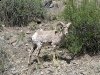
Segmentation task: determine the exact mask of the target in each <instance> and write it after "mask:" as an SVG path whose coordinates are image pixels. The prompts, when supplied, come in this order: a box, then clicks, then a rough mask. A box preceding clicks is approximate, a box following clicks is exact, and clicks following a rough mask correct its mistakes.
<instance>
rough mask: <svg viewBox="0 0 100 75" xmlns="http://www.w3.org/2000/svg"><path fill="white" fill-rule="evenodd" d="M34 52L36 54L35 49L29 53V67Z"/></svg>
mask: <svg viewBox="0 0 100 75" xmlns="http://www.w3.org/2000/svg"><path fill="white" fill-rule="evenodd" d="M33 52H34V49H31V50H30V51H29V60H28V66H29V65H31V57H32V54H33Z"/></svg>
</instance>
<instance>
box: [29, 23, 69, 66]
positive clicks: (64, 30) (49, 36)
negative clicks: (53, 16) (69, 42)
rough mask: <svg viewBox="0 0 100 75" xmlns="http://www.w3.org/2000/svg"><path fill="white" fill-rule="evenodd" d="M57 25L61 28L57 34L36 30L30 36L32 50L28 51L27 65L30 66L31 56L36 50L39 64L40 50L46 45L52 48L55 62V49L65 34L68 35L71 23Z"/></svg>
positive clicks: (55, 32) (52, 31)
mask: <svg viewBox="0 0 100 75" xmlns="http://www.w3.org/2000/svg"><path fill="white" fill-rule="evenodd" d="M57 25H61V26H62V27H61V31H60V32H57V31H56V30H48V31H44V30H42V29H41V30H37V31H36V32H35V33H34V35H33V36H32V43H33V47H32V50H30V52H29V61H28V65H30V64H31V63H30V61H31V56H32V53H33V52H34V50H35V49H37V50H38V54H37V61H38V63H41V62H40V60H39V54H40V50H41V48H42V46H43V45H44V44H47V45H48V44H49V45H51V46H52V47H53V51H54V54H53V60H55V54H56V47H57V46H58V45H59V44H61V42H62V41H63V40H64V38H65V36H66V34H68V28H69V26H70V25H71V22H69V23H68V24H64V23H63V22H60V23H58V24H57Z"/></svg>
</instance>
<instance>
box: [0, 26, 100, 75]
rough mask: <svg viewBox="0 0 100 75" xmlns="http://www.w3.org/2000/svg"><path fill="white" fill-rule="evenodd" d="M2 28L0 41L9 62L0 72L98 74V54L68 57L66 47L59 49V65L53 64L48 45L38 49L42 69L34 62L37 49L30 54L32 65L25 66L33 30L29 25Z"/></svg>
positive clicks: (9, 74)
mask: <svg viewBox="0 0 100 75" xmlns="http://www.w3.org/2000/svg"><path fill="white" fill-rule="evenodd" d="M40 26H41V25H40ZM37 27H39V26H37ZM3 29H4V30H3V31H2V32H0V43H1V44H2V47H3V50H4V51H5V52H7V55H8V61H7V63H6V64H5V66H4V71H3V73H2V74H1V75H100V55H98V56H93V57H90V56H89V55H84V56H81V57H77V58H75V59H71V56H70V54H69V53H68V52H67V50H66V49H58V55H59V58H58V59H57V60H58V62H59V66H55V65H54V64H53V62H52V54H53V51H51V47H44V48H42V50H41V53H40V57H41V61H42V62H43V65H44V68H42V67H41V65H39V64H38V63H37V61H36V56H35V54H36V52H37V51H35V52H34V53H33V55H32V62H33V64H32V65H30V66H28V52H29V50H30V48H31V42H30V41H31V40H30V37H31V36H32V34H33V33H34V30H30V28H29V27H23V28H20V27H15V28H12V27H4V28H3Z"/></svg>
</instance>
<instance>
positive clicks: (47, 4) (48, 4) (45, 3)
mask: <svg viewBox="0 0 100 75" xmlns="http://www.w3.org/2000/svg"><path fill="white" fill-rule="evenodd" d="M51 4H52V0H44V1H43V6H45V7H47V8H49V7H50V5H51Z"/></svg>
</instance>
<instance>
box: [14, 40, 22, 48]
mask: <svg viewBox="0 0 100 75" xmlns="http://www.w3.org/2000/svg"><path fill="white" fill-rule="evenodd" d="M23 45H24V42H23V41H21V40H19V41H16V42H14V43H13V46H14V47H21V46H23Z"/></svg>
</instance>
